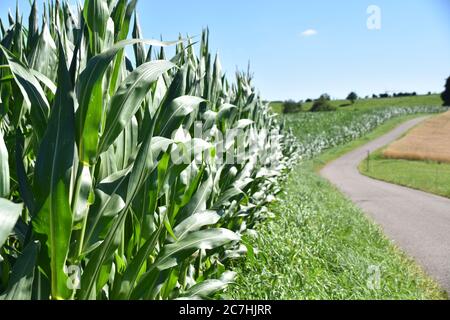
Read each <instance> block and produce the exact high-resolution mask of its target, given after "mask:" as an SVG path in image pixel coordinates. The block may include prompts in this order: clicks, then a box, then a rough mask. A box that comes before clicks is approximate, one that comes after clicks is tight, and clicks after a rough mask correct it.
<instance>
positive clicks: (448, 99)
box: [441, 77, 450, 107]
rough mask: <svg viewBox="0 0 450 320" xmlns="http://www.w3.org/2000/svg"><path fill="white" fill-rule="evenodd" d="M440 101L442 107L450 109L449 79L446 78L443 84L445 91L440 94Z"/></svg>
mask: <svg viewBox="0 0 450 320" xmlns="http://www.w3.org/2000/svg"><path fill="white" fill-rule="evenodd" d="M441 98H442V101H443V102H444V107H450V77H448V78H447V82H446V83H445V90H444V92H442V94H441Z"/></svg>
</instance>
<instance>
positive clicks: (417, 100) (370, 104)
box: [271, 94, 442, 113]
mask: <svg viewBox="0 0 450 320" xmlns="http://www.w3.org/2000/svg"><path fill="white" fill-rule="evenodd" d="M331 104H332V105H333V106H336V107H338V108H339V109H340V110H347V111H351V110H355V109H367V108H383V107H406V106H440V105H442V100H441V98H440V96H439V95H438V94H432V95H421V96H415V97H398V98H383V99H360V100H357V101H356V102H355V104H353V105H350V102H349V101H348V100H332V101H331ZM282 105H283V103H282V102H280V101H276V102H272V103H271V108H272V110H273V111H274V112H277V113H281V110H282ZM312 105H313V103H312V102H309V103H305V104H304V105H303V108H304V110H310V109H311V107H312Z"/></svg>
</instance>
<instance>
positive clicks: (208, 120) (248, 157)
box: [0, 0, 292, 299]
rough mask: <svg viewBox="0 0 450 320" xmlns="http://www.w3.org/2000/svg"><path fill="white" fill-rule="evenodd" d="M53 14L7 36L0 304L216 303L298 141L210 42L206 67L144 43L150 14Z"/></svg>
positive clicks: (17, 21)
mask: <svg viewBox="0 0 450 320" xmlns="http://www.w3.org/2000/svg"><path fill="white" fill-rule="evenodd" d="M44 7H45V11H44V13H43V14H42V15H39V13H38V10H37V5H36V3H34V4H33V6H32V10H31V13H30V16H29V19H28V23H27V24H26V23H24V21H23V18H22V17H21V15H20V13H19V11H18V10H17V11H16V15H15V17H13V16H10V17H9V26H7V24H6V23H3V22H1V23H0V39H1V42H0V43H1V46H0V97H1V101H0V197H1V199H0V275H1V276H0V294H1V298H3V299H173V298H180V297H184V298H198V297H201V298H210V297H214V296H215V295H216V294H217V292H218V291H220V290H222V289H224V288H225V287H226V285H227V284H228V283H229V282H230V281H232V279H233V273H232V272H229V271H227V270H226V269H225V267H224V261H225V260H226V259H230V258H232V257H236V256H241V255H243V254H245V246H243V245H242V244H241V243H240V235H241V234H242V233H244V232H245V231H246V230H247V229H249V228H251V227H252V226H253V225H254V224H255V222H257V221H259V220H261V219H263V218H264V217H265V215H266V211H267V210H266V209H265V207H264V206H265V204H266V203H268V202H269V201H270V200H271V199H272V198H273V197H272V195H273V194H274V193H276V192H277V191H278V184H277V181H278V175H279V173H280V172H281V171H282V170H284V169H285V168H286V166H287V165H288V164H289V163H288V161H287V160H286V157H285V156H286V155H287V154H289V152H291V151H292V150H290V148H288V147H287V146H289V145H292V144H291V143H289V142H288V141H287V140H286V138H285V137H283V136H282V135H281V134H280V132H279V126H278V124H277V121H276V119H275V118H274V117H273V116H272V115H271V114H270V113H269V110H268V107H267V106H266V105H265V104H263V103H262V102H261V101H260V99H259V97H258V95H257V94H256V92H255V89H254V88H253V87H252V84H251V80H252V77H251V75H250V74H249V73H237V74H236V81H235V82H234V83H230V82H229V81H228V80H227V78H226V77H225V76H224V75H223V73H222V70H221V66H220V61H219V58H218V57H217V56H216V57H213V56H212V55H211V54H210V52H209V42H208V32H207V31H205V32H203V34H202V37H201V40H200V45H199V47H200V50H199V53H198V54H196V53H195V50H194V47H195V45H194V43H193V41H194V40H192V39H190V38H187V39H178V40H177V41H173V42H163V41H157V40H142V39H141V38H142V35H141V29H140V27H139V23H138V18H137V15H136V13H135V8H136V1H128V0H118V1H107V0H90V1H86V2H85V4H84V7H79V8H78V9H77V10H75V11H76V12H73V11H72V10H71V6H69V4H68V3H67V2H65V1H56V3H53V2H48V3H47V4H46V5H45V6H44ZM130 32H131V33H132V35H133V38H134V39H128V40H127V37H128V34H129V33H130ZM126 46H133V52H134V57H133V59H130V58H128V57H127V56H126V53H125V50H124V49H125V47H126ZM167 46H173V47H175V51H176V53H175V55H174V57H172V58H171V59H168V58H166V51H165V49H164V47H167ZM285 146H286V148H285ZM286 152H287V153H286ZM224 154H225V155H227V161H223V158H224ZM230 158H231V161H230ZM180 159H182V161H179V160H180Z"/></svg>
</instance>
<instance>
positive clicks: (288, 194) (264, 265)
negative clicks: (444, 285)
mask: <svg viewBox="0 0 450 320" xmlns="http://www.w3.org/2000/svg"><path fill="white" fill-rule="evenodd" d="M417 116H419V115H418V114H416V115H406V116H400V117H397V118H393V119H391V120H388V121H387V122H386V123H384V124H382V125H381V126H379V127H378V128H377V129H375V130H374V131H372V132H370V133H369V134H367V135H365V136H363V137H361V138H358V139H356V140H354V141H352V142H350V143H348V144H345V145H343V146H337V147H335V148H332V149H330V150H328V151H326V152H324V153H322V154H321V155H319V156H317V157H315V158H314V159H312V160H310V161H307V162H303V163H302V164H299V165H298V166H296V167H295V168H294V170H293V171H292V172H291V173H290V174H289V175H288V177H287V179H286V181H285V183H284V187H283V193H282V194H281V195H280V197H279V198H278V199H277V202H276V203H274V204H273V205H272V207H271V210H272V212H273V213H274V216H275V218H274V219H271V220H268V221H266V222H265V223H263V224H261V225H259V227H258V236H257V237H250V236H246V237H245V241H247V242H248V243H250V244H251V245H253V246H255V247H257V248H259V253H258V254H257V255H255V257H253V258H252V257H250V258H249V259H247V260H246V261H240V262H239V263H237V264H236V265H235V266H234V270H235V271H237V273H238V277H237V279H236V283H235V284H234V285H233V286H232V287H231V288H230V290H229V291H228V294H229V295H230V296H231V297H232V298H234V299H288V300H290V299H446V298H447V295H446V294H445V293H444V292H443V291H442V290H441V289H440V288H439V286H438V285H437V284H436V283H435V282H434V281H433V280H431V279H430V278H429V277H428V276H427V275H426V274H424V272H423V271H422V270H421V269H420V267H418V266H417V264H416V263H415V262H414V261H412V260H411V259H409V258H408V257H406V256H405V255H404V254H403V253H402V252H401V251H400V250H399V249H397V248H396V247H395V246H394V245H393V244H392V243H391V242H390V241H389V240H388V239H387V238H386V237H385V236H384V234H383V232H382V230H381V229H380V228H379V227H378V226H377V225H376V224H375V223H373V222H372V221H371V220H370V219H369V218H368V217H367V216H366V215H365V214H364V213H363V212H362V211H361V210H360V209H358V208H357V207H356V206H355V205H354V204H353V203H352V202H351V201H350V200H348V199H347V198H346V197H344V196H343V195H342V194H341V193H340V192H339V191H338V190H337V189H336V188H334V187H333V186H332V185H331V184H330V183H328V182H327V181H326V180H324V179H323V178H321V177H320V176H319V175H318V174H317V173H316V171H317V170H319V169H320V168H321V167H322V166H323V165H325V164H326V163H328V162H329V161H332V160H334V159H336V158H338V157H339V156H341V155H343V154H345V153H347V152H349V151H351V150H353V149H355V148H357V147H359V146H361V145H363V144H365V143H367V142H368V141H370V140H373V139H375V138H377V137H379V136H381V135H383V134H385V133H386V132H388V131H390V130H392V129H393V128H395V127H396V126H397V125H398V124H400V123H402V122H404V121H407V120H409V119H411V118H414V117H417ZM376 269H379V270H380V282H379V284H380V286H379V287H378V288H375V289H374V288H370V287H369V286H368V281H369V282H370V279H371V275H373V270H376Z"/></svg>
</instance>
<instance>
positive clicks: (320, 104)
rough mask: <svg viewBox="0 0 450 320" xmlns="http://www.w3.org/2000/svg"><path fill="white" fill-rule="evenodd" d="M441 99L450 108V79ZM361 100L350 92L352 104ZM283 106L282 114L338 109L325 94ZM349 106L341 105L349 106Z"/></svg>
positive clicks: (411, 94) (403, 94)
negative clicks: (305, 105)
mask: <svg viewBox="0 0 450 320" xmlns="http://www.w3.org/2000/svg"><path fill="white" fill-rule="evenodd" d="M431 94H432V93H431V91H430V92H428V95H431ZM415 96H417V92H415V91H414V92H398V93H393V94H389V93H387V92H386V93H380V94H378V95H377V94H373V95H372V99H385V98H401V97H415ZM441 98H442V100H443V102H444V106H447V107H450V77H449V78H448V79H447V81H446V84H445V90H444V92H443V93H442V94H441ZM358 99H360V98H359V96H358V94H357V93H356V92H354V91H352V92H350V93H349V94H348V96H347V98H346V100H349V101H350V103H351V104H354V103H355V102H356V101H357V100H358ZM365 99H370V97H369V96H366V97H365ZM277 102H278V103H281V104H282V110H281V111H282V112H283V113H297V112H302V111H306V110H305V108H304V107H303V104H304V103H313V105H312V107H311V109H309V111H311V112H324V111H335V110H337V107H336V106H335V105H333V104H332V103H331V97H330V95H328V94H326V93H324V94H322V95H321V96H320V97H319V98H318V99H310V98H309V99H306V100H305V101H303V100H300V101H294V100H286V101H277ZM348 105H349V104H345V105H341V106H348Z"/></svg>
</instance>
